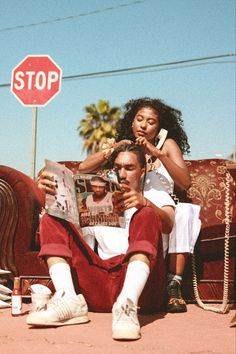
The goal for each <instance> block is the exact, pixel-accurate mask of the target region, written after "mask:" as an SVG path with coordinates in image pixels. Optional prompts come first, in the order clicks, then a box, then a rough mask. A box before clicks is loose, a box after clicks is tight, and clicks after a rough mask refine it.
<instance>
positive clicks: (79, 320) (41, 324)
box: [26, 316, 90, 327]
mask: <svg viewBox="0 0 236 354" xmlns="http://www.w3.org/2000/svg"><path fill="white" fill-rule="evenodd" d="M89 321H90V320H89V318H88V316H81V317H74V318H70V319H69V320H65V321H64V322H63V321H59V322H47V323H45V322H40V321H34V320H32V321H26V322H27V324H28V325H30V326H38V327H60V326H69V325H75V324H81V323H87V322H89Z"/></svg>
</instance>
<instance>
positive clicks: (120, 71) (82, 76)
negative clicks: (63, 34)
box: [63, 53, 236, 80]
mask: <svg viewBox="0 0 236 354" xmlns="http://www.w3.org/2000/svg"><path fill="white" fill-rule="evenodd" d="M235 56H236V53H231V54H222V55H215V56H210V57H202V58H196V59H187V60H180V61H173V62H167V63H160V64H152V65H143V66H135V67H129V68H123V69H117V70H107V71H98V72H93V73H86V74H78V75H71V76H64V77H63V79H64V80H75V79H85V78H86V79H87V78H90V77H103V76H115V75H117V74H125V73H131V72H134V73H139V72H146V70H149V69H157V68H160V67H165V66H173V65H181V64H186V63H193V62H200V61H203V60H212V59H219V58H226V57H235ZM218 63H220V62H218ZM205 64H209V63H205ZM203 65H204V64H203ZM192 66H195V65H192ZM182 67H184V66H182ZM189 67H190V65H189ZM177 68H179V67H175V69H177ZM166 70H168V69H166ZM153 71H154V70H153Z"/></svg>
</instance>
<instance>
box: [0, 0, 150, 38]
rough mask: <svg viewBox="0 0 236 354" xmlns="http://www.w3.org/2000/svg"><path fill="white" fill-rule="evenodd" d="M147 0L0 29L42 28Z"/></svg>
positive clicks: (142, 0) (0, 29) (4, 30)
mask: <svg viewBox="0 0 236 354" xmlns="http://www.w3.org/2000/svg"><path fill="white" fill-rule="evenodd" d="M144 1H145V0H135V1H131V2H130V1H129V2H128V3H124V4H119V5H116V6H110V7H106V8H104V9H100V10H92V11H88V12H83V13H80V14H77V15H71V16H67V17H58V18H54V19H52V20H45V21H41V22H35V23H30V24H27V25H18V26H14V27H5V28H0V32H7V31H14V30H17V29H22V28H29V27H36V26H42V25H47V24H50V23H55V22H62V21H68V20H74V19H76V18H78V17H85V16H91V15H97V14H100V13H102V12H107V11H113V10H117V9H120V8H122V7H127V6H133V5H136V4H140V3H142V2H144Z"/></svg>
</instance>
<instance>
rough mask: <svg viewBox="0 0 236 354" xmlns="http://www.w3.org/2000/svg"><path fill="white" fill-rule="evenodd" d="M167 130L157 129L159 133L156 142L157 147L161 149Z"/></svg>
mask: <svg viewBox="0 0 236 354" xmlns="http://www.w3.org/2000/svg"><path fill="white" fill-rule="evenodd" d="M167 134H168V131H167V130H166V129H161V130H160V131H159V134H158V136H157V139H158V143H157V144H156V148H157V149H161V148H162V145H163V144H164V142H165V140H166V137H167Z"/></svg>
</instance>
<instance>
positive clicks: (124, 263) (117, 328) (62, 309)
mask: <svg viewBox="0 0 236 354" xmlns="http://www.w3.org/2000/svg"><path fill="white" fill-rule="evenodd" d="M111 164H112V166H113V167H114V168H115V169H116V170H117V171H118V173H119V176H120V181H121V188H122V189H123V191H124V192H123V194H122V196H121V199H120V207H121V208H122V207H123V208H124V209H125V217H126V227H125V228H116V227H107V226H104V227H102V226H95V227H94V229H93V231H92V232H94V237H95V238H96V240H97V243H98V254H97V253H95V251H94V250H93V249H92V248H91V247H90V246H89V245H88V244H87V243H86V242H85V240H84V239H83V236H82V235H80V234H79V233H78V231H77V229H76V228H75V227H74V225H72V224H70V223H68V222H66V221H64V220H61V219H58V218H55V217H52V216H49V215H47V214H45V215H44V216H43V218H42V220H41V225H40V242H41V250H40V254H39V255H40V257H42V258H43V259H44V260H45V261H46V262H47V265H48V267H49V273H50V276H51V279H52V282H53V284H54V287H55V289H56V293H55V295H54V296H53V298H52V299H51V300H50V301H49V303H48V305H47V307H46V309H43V310H41V311H39V312H32V313H31V314H29V315H28V317H27V323H28V324H29V325H32V326H63V325H70V324H76V323H84V322H88V320H89V319H88V308H89V310H91V311H97V312H110V311H111V310H112V337H113V339H125V340H132V339H139V338H140V337H141V334H140V324H139V321H138V315H137V310H138V306H140V308H141V311H142V312H143V313H153V312H157V311H159V310H160V309H161V306H162V305H163V299H164V294H165V261H164V258H163V250H162V236H161V234H162V232H163V233H169V232H170V231H171V229H172V226H173V220H174V202H173V200H172V199H171V197H170V196H169V195H168V194H167V193H166V192H163V191H161V192H159V191H155V192H152V195H149V194H145V195H143V191H142V185H143V183H142V182H143V180H144V178H145V171H146V160H145V155H144V153H143V151H142V149H141V148H140V147H139V146H137V145H134V144H130V145H122V146H121V147H119V148H118V149H116V150H115V151H114V152H113V154H112V155H111ZM39 187H40V188H43V189H45V187H46V188H47V191H48V190H49V189H51V191H53V187H54V184H53V182H52V181H50V180H49V179H47V178H45V173H44V176H43V177H42V179H41V180H40V179H39ZM137 275H138V276H137ZM77 292H80V294H79V295H77Z"/></svg>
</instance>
